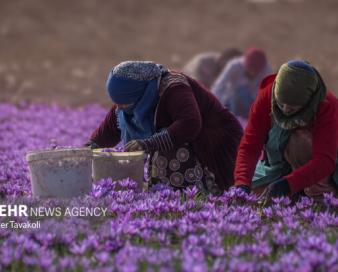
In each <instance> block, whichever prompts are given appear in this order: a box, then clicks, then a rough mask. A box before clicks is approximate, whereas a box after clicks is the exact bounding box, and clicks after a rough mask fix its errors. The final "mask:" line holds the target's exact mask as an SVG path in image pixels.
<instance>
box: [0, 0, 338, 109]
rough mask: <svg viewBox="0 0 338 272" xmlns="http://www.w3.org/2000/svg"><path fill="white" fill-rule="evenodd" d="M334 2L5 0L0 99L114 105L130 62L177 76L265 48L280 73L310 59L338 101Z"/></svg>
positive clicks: (0, 18)
mask: <svg viewBox="0 0 338 272" xmlns="http://www.w3.org/2000/svg"><path fill="white" fill-rule="evenodd" d="M337 18H338V1H336V0H323V1H318V0H293V1H292V0H284V1H282V0H275V1H273V0H265V1H264V0H256V1H255V0H251V1H249V0H167V1H158V0H111V1H108V0H25V1H22V0H21V1H20V0H1V1H0V101H1V102H12V103H18V102H21V101H23V100H26V101H32V102H48V103H50V102H57V103H60V104H63V105H71V106H75V105H83V104H86V103H92V102H99V103H101V104H103V105H105V106H108V105H109V104H110V101H109V99H108V96H107V94H106V92H105V80H106V76H107V73H108V71H109V70H110V68H111V67H112V66H114V65H116V64H118V63H119V62H121V61H123V60H127V59H128V60H129V59H142V60H154V61H156V62H160V63H163V64H164V65H166V66H168V67H171V68H176V69H179V68H180V67H182V66H183V64H184V63H185V62H186V61H188V60H189V59H190V58H191V57H192V56H193V55H194V54H196V53H199V52H202V51H209V50H212V51H213V50H217V51H219V50H222V49H224V48H227V47H230V46H236V47H238V48H240V49H242V50H244V49H245V48H247V47H248V46H251V45H255V46H259V47H262V48H264V49H265V50H266V52H267V54H268V57H269V60H270V62H271V64H272V65H273V67H274V69H275V70H276V69H278V67H279V66H280V65H281V64H282V63H283V62H285V61H286V60H288V59H293V58H304V59H307V60H309V61H310V62H312V64H313V65H315V66H316V67H317V68H318V70H319V71H320V72H321V73H322V75H323V77H324V79H325V80H326V82H327V85H328V86H329V87H330V88H331V89H333V90H336V94H338V92H337V91H338V61H337V60H338V58H337V57H338V19H337Z"/></svg>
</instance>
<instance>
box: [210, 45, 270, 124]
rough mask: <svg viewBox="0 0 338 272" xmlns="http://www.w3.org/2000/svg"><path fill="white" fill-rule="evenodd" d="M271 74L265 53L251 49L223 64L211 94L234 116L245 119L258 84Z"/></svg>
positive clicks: (257, 49) (255, 94)
mask: <svg viewBox="0 0 338 272" xmlns="http://www.w3.org/2000/svg"><path fill="white" fill-rule="evenodd" d="M271 73H272V69H271V66H270V65H269V63H268V61H267V57H266V54H265V52H264V51H263V50H262V49H259V48H255V47H251V48H249V49H247V50H246V51H245V52H244V54H243V55H242V56H239V57H236V58H234V59H232V60H230V61H229V62H228V63H226V64H225V67H224V69H223V70H222V72H221V73H220V75H219V76H218V77H217V79H216V81H215V83H214V84H213V85H212V87H211V92H212V93H213V94H214V95H216V97H217V98H218V99H219V100H220V102H221V103H222V104H223V105H224V106H226V107H227V108H228V109H229V110H230V111H232V112H233V113H234V114H235V115H236V116H240V117H242V118H247V117H248V113H249V110H250V107H251V104H252V103H253V101H254V100H255V98H256V96H257V91H258V87H259V84H260V82H261V81H262V79H263V78H264V77H266V76H267V75H269V74H271Z"/></svg>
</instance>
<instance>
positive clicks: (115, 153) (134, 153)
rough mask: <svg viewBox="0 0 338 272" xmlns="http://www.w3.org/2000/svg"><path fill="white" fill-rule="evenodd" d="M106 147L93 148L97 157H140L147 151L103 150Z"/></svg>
mask: <svg viewBox="0 0 338 272" xmlns="http://www.w3.org/2000/svg"><path fill="white" fill-rule="evenodd" d="M104 149H105V148H95V149H92V151H93V155H94V156H95V157H121V158H127V157H128V158H130V157H135V158H136V157H140V156H145V155H146V153H145V152H144V151H132V152H119V151H112V152H102V150H104Z"/></svg>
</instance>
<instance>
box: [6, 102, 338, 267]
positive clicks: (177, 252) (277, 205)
mask: <svg viewBox="0 0 338 272" xmlns="http://www.w3.org/2000/svg"><path fill="white" fill-rule="evenodd" d="M105 113H106V109H104V108H103V107H101V106H99V105H87V106H84V107H81V108H66V107H60V106H58V105H47V104H46V105H43V104H25V103H22V104H20V105H12V104H5V103H2V104H0V204H2V205H5V204H6V205H14V204H19V205H27V206H29V207H45V208H48V207H49V208H53V207H61V209H66V208H75V207H86V208H88V209H90V208H93V209H94V208H97V207H100V208H107V213H104V214H102V215H100V216H67V215H66V214H63V215H62V213H60V214H61V216H41V217H35V218H27V217H22V216H21V217H16V218H14V217H4V216H2V217H0V225H1V223H4V224H5V223H6V222H8V221H11V220H14V221H16V222H18V223H20V222H26V221H28V220H31V221H34V220H38V221H40V224H41V226H40V228H9V227H7V228H6V227H0V245H1V246H0V271H46V270H48V271H50V272H52V271H149V272H150V271H161V272H167V271H168V272H169V271H196V272H199V271H290V272H294V271H325V272H326V271H331V272H334V271H338V240H337V237H338V216H337V209H338V199H337V198H334V197H333V196H332V195H325V199H324V202H323V203H322V204H318V203H314V202H313V201H312V200H311V199H309V198H302V199H301V200H299V201H298V202H297V203H291V201H290V199H288V198H280V199H274V200H273V202H272V203H271V205H269V206H268V205H264V206H263V205H262V204H260V203H259V202H258V201H257V198H256V196H255V195H245V194H244V193H242V192H239V191H236V190H230V191H228V192H224V194H223V195H222V196H219V197H214V196H209V197H203V196H201V195H199V194H198V192H197V190H196V188H190V189H187V190H185V191H184V192H179V191H173V190H172V189H170V188H168V187H164V186H157V187H154V188H152V189H151V190H150V191H148V192H136V191H135V190H134V189H135V188H136V184H135V182H133V181H132V180H129V179H126V180H121V181H116V182H113V181H111V180H110V179H104V180H101V181H99V182H97V183H95V184H94V185H93V188H92V191H91V192H90V194H88V195H86V196H83V197H78V198H73V199H70V200H65V199H63V200H62V199H60V200H57V199H39V198H34V197H32V196H31V189H30V180H29V172H28V165H27V163H26V161H25V155H26V153H27V151H29V150H34V149H45V148H50V147H53V146H56V145H57V146H74V147H76V146H82V145H83V144H84V143H85V142H86V141H87V140H88V137H89V136H90V134H91V132H92V131H93V130H94V129H95V128H96V127H97V126H98V124H99V122H100V121H101V120H102V119H103V117H104V116H105ZM116 188H119V189H116ZM3 226H4V225H3Z"/></svg>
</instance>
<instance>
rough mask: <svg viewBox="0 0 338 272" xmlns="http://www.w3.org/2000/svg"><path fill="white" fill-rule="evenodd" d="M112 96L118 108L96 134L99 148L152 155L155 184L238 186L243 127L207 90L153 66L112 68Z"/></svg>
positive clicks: (146, 63)
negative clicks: (235, 177)
mask: <svg viewBox="0 0 338 272" xmlns="http://www.w3.org/2000/svg"><path fill="white" fill-rule="evenodd" d="M107 91H108V93H109V96H110V98H111V100H112V101H113V102H114V104H115V105H114V106H113V107H112V109H111V110H110V112H109V113H108V115H107V116H106V118H105V120H104V121H103V122H102V124H101V125H100V127H99V128H98V129H97V130H96V131H95V132H94V133H93V134H92V137H91V141H90V144H91V145H92V146H94V147H111V146H115V145H116V144H117V143H119V142H120V141H121V140H122V142H123V144H124V149H125V151H138V150H144V151H145V152H147V153H148V154H150V169H149V174H150V176H151V183H157V182H165V183H168V184H171V185H172V186H174V187H176V188H184V187H186V186H189V185H197V186H198V187H199V188H200V189H201V190H204V191H207V192H212V193H215V194H217V193H220V192H221V191H222V190H224V189H226V188H228V187H229V186H231V185H232V184H233V173H232V172H233V170H234V163H235V156H236V151H237V146H238V144H239V141H240V138H241V136H242V128H241V126H240V124H239V122H238V121H237V120H236V118H235V117H234V116H233V115H232V114H231V113H230V112H228V110H226V109H225V108H224V107H223V106H222V105H221V104H220V103H219V102H218V100H217V98H215V97H214V96H213V95H212V94H210V93H209V92H208V91H207V90H206V89H204V87H202V86H201V85H200V84H199V83H198V82H197V81H195V80H193V79H191V78H189V77H188V76H186V75H184V74H182V73H177V72H173V71H169V70H167V69H165V68H164V67H163V66H161V65H159V64H156V63H154V62H150V61H126V62H122V63H120V64H119V65H117V66H116V67H114V68H113V69H112V71H111V72H110V73H109V76H108V80H107Z"/></svg>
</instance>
